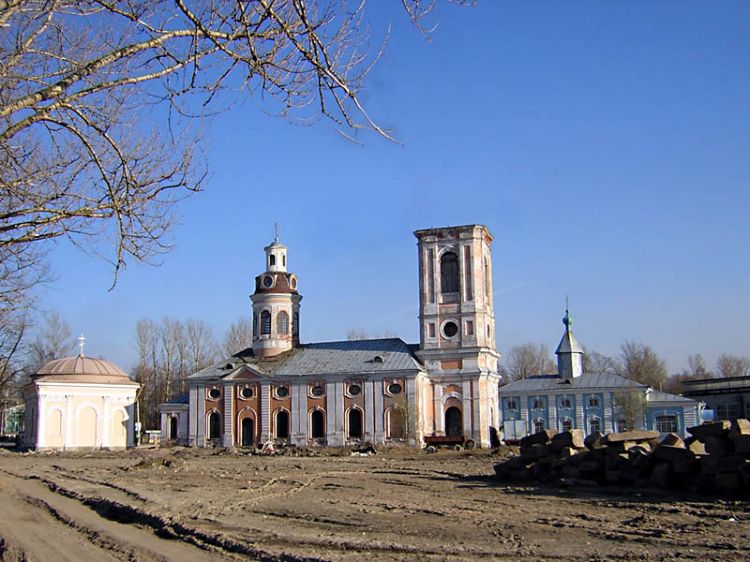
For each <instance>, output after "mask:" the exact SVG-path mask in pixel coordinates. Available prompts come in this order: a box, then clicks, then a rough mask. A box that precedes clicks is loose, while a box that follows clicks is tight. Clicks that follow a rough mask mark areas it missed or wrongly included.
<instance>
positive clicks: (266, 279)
mask: <svg viewBox="0 0 750 562" xmlns="http://www.w3.org/2000/svg"><path fill="white" fill-rule="evenodd" d="M271 285H273V277H271V276H266V277H264V278H263V286H264V287H270V286H271Z"/></svg>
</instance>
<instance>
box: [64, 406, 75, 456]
mask: <svg viewBox="0 0 750 562" xmlns="http://www.w3.org/2000/svg"><path fill="white" fill-rule="evenodd" d="M74 414H75V412H73V396H72V395H71V394H66V395H65V438H64V440H63V449H67V448H69V447H73V415H74Z"/></svg>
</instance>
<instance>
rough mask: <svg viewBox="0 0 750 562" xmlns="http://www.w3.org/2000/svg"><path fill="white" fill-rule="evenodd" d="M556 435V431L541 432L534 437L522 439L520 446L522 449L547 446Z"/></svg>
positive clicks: (546, 430)
mask: <svg viewBox="0 0 750 562" xmlns="http://www.w3.org/2000/svg"><path fill="white" fill-rule="evenodd" d="M556 433H557V432H556V431H555V430H554V429H545V430H544V431H539V432H538V433H534V434H533V435H527V436H526V437H524V438H523V439H521V441H520V442H519V445H521V447H522V448H523V447H529V446H531V445H547V444H548V443H549V442H550V441H551V440H552V437H553V436H554V435H555V434H556Z"/></svg>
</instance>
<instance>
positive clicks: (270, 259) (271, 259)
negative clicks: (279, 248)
mask: <svg viewBox="0 0 750 562" xmlns="http://www.w3.org/2000/svg"><path fill="white" fill-rule="evenodd" d="M268 264H269V265H276V256H275V255H274V254H271V255H270V256H268Z"/></svg>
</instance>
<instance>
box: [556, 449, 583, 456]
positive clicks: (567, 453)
mask: <svg viewBox="0 0 750 562" xmlns="http://www.w3.org/2000/svg"><path fill="white" fill-rule="evenodd" d="M578 452H579V451H578V449H574V448H573V447H563V448H562V449H560V451H559V452H558V453H557V454H558V456H559V457H560V458H561V459H569V458H570V457H574V456H575V455H577V454H578Z"/></svg>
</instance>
